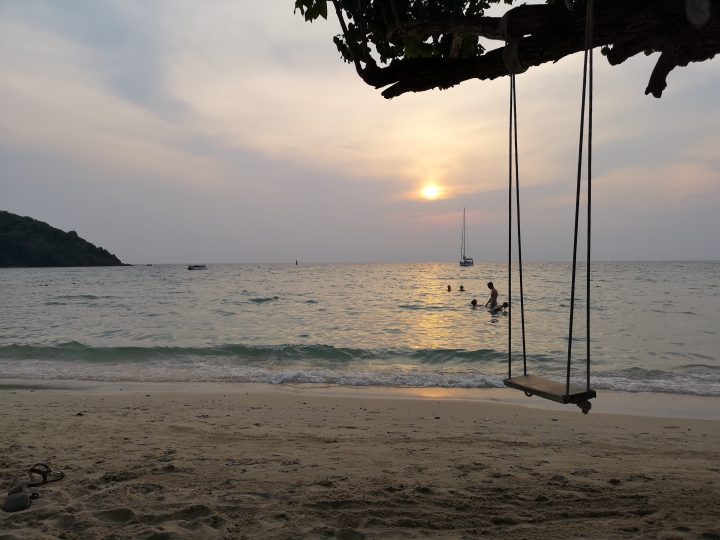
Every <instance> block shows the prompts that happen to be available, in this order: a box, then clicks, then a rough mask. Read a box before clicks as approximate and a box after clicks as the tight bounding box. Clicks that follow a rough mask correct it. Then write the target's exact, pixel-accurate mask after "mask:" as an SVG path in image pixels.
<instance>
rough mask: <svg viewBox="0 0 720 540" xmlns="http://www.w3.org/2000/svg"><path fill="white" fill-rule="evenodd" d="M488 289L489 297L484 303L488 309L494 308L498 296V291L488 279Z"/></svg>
mask: <svg viewBox="0 0 720 540" xmlns="http://www.w3.org/2000/svg"><path fill="white" fill-rule="evenodd" d="M487 286H488V289H490V299H489V300H488V301H487V302H486V303H485V307H489V308H490V309H495V308H496V307H497V298H498V292H497V289H496V288H495V285H493V282H492V281H490V282H488V284H487Z"/></svg>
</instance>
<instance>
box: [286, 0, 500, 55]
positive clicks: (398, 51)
mask: <svg viewBox="0 0 720 540" xmlns="http://www.w3.org/2000/svg"><path fill="white" fill-rule="evenodd" d="M336 3H337V5H338V7H339V8H340V11H341V13H342V15H343V18H344V19H345V21H346V23H347V32H346V33H344V34H341V35H337V36H335V37H334V38H333V42H334V43H335V46H336V47H337V49H338V51H339V52H340V55H341V56H342V58H343V60H345V61H346V62H352V61H353V60H360V61H365V60H366V59H367V58H368V57H370V56H371V55H372V56H373V57H374V58H376V59H377V60H379V61H380V63H383V64H387V63H390V62H392V61H393V60H395V59H399V58H433V57H435V58H446V57H448V56H449V55H450V52H451V50H452V48H453V42H454V40H455V35H454V34H441V33H438V34H431V35H424V36H419V37H418V36H417V34H414V33H412V32H405V31H404V30H405V29H407V28H410V27H411V26H412V25H414V24H421V23H427V22H433V21H435V22H437V21H443V20H448V19H452V18H458V17H471V16H479V15H483V14H484V12H485V10H486V9H488V8H489V7H490V6H492V5H493V4H511V3H512V0H336ZM327 4H328V1H327V0H296V1H295V10H296V11H300V14H301V15H303V16H304V17H305V20H306V21H310V22H312V21H314V20H315V19H317V18H318V17H323V18H327ZM461 37H462V38H463V39H462V41H461V45H460V48H459V50H458V51H457V52H458V53H459V54H458V56H459V57H460V58H469V57H474V56H479V55H481V54H482V53H483V52H484V49H483V47H482V46H481V45H480V44H479V43H478V40H477V38H476V37H475V36H461ZM456 45H457V44H456Z"/></svg>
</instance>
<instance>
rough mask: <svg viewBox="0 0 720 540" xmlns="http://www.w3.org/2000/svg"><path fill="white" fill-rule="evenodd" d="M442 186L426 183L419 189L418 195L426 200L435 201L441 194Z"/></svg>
mask: <svg viewBox="0 0 720 540" xmlns="http://www.w3.org/2000/svg"><path fill="white" fill-rule="evenodd" d="M442 192H443V190H442V188H440V187H439V186H436V185H434V184H428V185H427V186H425V187H423V188H422V189H421V190H420V195H421V196H422V198H423V199H426V200H428V201H436V200H437V199H439V198H440V195H442Z"/></svg>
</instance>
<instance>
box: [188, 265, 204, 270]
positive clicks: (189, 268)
mask: <svg viewBox="0 0 720 540" xmlns="http://www.w3.org/2000/svg"><path fill="white" fill-rule="evenodd" d="M188 270H207V266H206V265H204V264H190V265H188Z"/></svg>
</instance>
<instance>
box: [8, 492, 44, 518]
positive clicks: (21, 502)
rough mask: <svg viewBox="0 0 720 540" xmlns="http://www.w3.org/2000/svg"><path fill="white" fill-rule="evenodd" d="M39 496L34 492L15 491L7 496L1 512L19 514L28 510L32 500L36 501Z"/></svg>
mask: <svg viewBox="0 0 720 540" xmlns="http://www.w3.org/2000/svg"><path fill="white" fill-rule="evenodd" d="M39 496H40V495H39V494H38V493H36V492H34V491H25V490H24V489H23V490H21V491H17V492H14V493H11V494H9V495H8V496H7V497H6V498H5V502H4V503H3V505H2V510H3V512H19V511H20V510H25V509H27V508H30V505H31V504H32V500H33V499H37V498H38V497H39Z"/></svg>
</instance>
